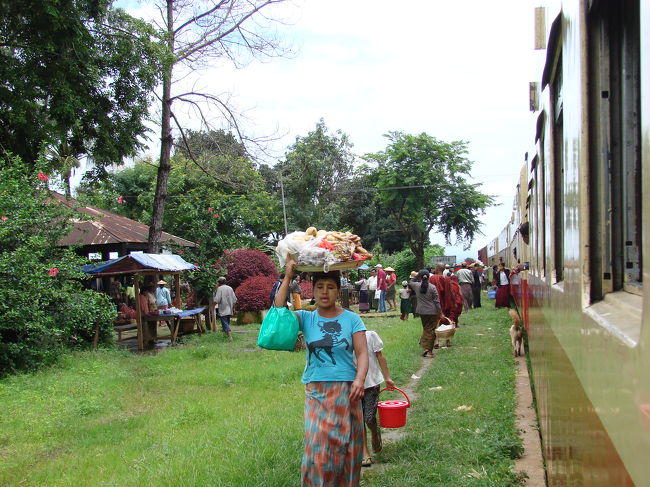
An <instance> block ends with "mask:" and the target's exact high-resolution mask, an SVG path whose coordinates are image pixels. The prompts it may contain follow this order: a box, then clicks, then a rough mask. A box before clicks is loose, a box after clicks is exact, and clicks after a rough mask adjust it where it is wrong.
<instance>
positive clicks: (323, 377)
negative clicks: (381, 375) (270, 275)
mask: <svg viewBox="0 0 650 487" xmlns="http://www.w3.org/2000/svg"><path fill="white" fill-rule="evenodd" d="M294 265H295V261H294V260H293V259H292V258H289V259H287V261H286V269H285V277H284V279H283V280H282V284H281V285H280V288H279V289H278V292H277V294H276V295H275V302H274V304H275V306H278V307H281V306H284V304H285V303H286V300H287V293H288V290H289V283H290V281H291V277H292V275H293V273H294ZM312 285H313V292H314V299H315V300H316V309H315V310H314V311H305V310H300V311H296V312H295V314H296V316H297V318H298V322H299V329H300V331H302V333H303V336H304V340H305V343H306V344H307V364H306V365H305V369H304V372H303V376H302V382H303V383H304V384H305V394H306V397H305V414H304V425H305V426H304V453H303V457H302V466H301V485H302V486H317V485H318V486H325V485H329V486H340V487H356V486H358V485H359V482H360V477H361V461H362V458H363V433H364V426H363V414H362V409H361V401H360V400H361V398H362V397H363V394H364V388H365V386H364V383H365V379H366V373H367V371H368V347H367V344H366V337H365V332H366V327H365V325H364V324H363V321H362V320H361V318H360V317H359V316H358V315H357V314H356V313H353V312H352V311H349V310H346V309H343V308H341V307H339V306H337V305H336V300H337V298H338V297H339V293H340V290H341V281H340V275H339V272H338V271H332V272H328V273H324V272H317V273H314V274H313V276H312ZM355 359H356V363H355Z"/></svg>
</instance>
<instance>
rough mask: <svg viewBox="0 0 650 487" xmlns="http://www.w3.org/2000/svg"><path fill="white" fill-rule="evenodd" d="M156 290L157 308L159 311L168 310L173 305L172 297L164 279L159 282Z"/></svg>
mask: <svg viewBox="0 0 650 487" xmlns="http://www.w3.org/2000/svg"><path fill="white" fill-rule="evenodd" d="M156 284H157V286H158V287H157V288H156V306H157V307H158V309H167V308H169V307H170V306H171V305H172V297H171V294H170V293H169V289H167V288H166V287H165V285H166V284H167V283H166V282H165V281H163V280H162V279H161V280H160V281H158V282H157V283H156Z"/></svg>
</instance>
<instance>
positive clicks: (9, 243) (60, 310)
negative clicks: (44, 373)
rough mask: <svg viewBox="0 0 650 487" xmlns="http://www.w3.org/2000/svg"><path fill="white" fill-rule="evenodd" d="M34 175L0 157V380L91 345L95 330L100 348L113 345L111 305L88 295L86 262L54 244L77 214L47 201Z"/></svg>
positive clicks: (27, 168)
mask: <svg viewBox="0 0 650 487" xmlns="http://www.w3.org/2000/svg"><path fill="white" fill-rule="evenodd" d="M38 165H40V162H39V163H37V166H38ZM41 170H42V169H41ZM38 172H39V168H38V167H37V168H36V169H34V168H33V167H31V166H28V165H26V164H23V163H22V162H21V161H20V160H19V159H17V158H14V159H10V158H5V157H2V158H0V195H2V197H0V215H2V216H6V217H7V218H6V219H2V218H1V217H0V220H2V224H1V225H0V303H2V307H3V319H2V320H0V376H3V375H6V374H9V373H12V372H16V371H20V370H30V371H32V370H34V369H35V368H37V367H39V366H41V365H44V364H51V363H53V362H55V361H56V360H57V358H58V356H59V355H60V354H61V353H63V351H64V350H65V349H67V348H83V347H88V346H90V344H92V340H93V336H94V333H95V326H96V325H97V324H99V331H100V334H99V340H100V342H102V343H110V342H111V341H112V332H113V319H114V318H115V316H116V310H115V308H114V306H112V305H111V303H110V300H109V299H108V297H107V296H106V295H105V294H101V293H97V292H95V291H92V290H90V289H85V287H84V285H83V281H84V279H86V278H87V276H86V275H85V274H84V273H83V272H82V271H81V270H80V268H81V266H82V265H83V264H86V263H87V261H86V259H83V258H81V257H79V256H77V255H76V254H75V253H74V251H72V250H71V249H68V248H64V247H60V246H59V242H60V241H61V239H62V238H63V237H65V236H66V235H67V234H68V233H69V231H70V228H71V223H70V222H71V220H72V219H73V218H77V217H78V215H77V214H76V213H75V212H73V211H71V210H69V209H68V208H67V207H65V206H64V205H61V204H59V203H57V202H55V201H53V200H52V197H51V193H50V192H49V190H48V189H47V185H46V184H43V183H44V182H45V181H42V180H43V177H46V174H45V173H42V176H41V177H39V175H38ZM41 181H42V182H41ZM16 290H20V292H17V291H16Z"/></svg>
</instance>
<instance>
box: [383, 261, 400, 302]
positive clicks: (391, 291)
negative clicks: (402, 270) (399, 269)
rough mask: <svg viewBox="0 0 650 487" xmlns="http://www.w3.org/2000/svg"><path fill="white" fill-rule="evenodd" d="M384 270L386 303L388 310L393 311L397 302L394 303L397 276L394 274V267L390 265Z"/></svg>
mask: <svg viewBox="0 0 650 487" xmlns="http://www.w3.org/2000/svg"><path fill="white" fill-rule="evenodd" d="M384 270H385V271H386V302H387V303H388V307H389V311H395V310H396V309H397V304H396V303H395V295H396V289H395V284H396V283H397V276H396V275H395V269H393V268H392V267H390V266H389V267H386V269H384Z"/></svg>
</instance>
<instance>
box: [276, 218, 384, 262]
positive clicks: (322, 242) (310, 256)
mask: <svg viewBox="0 0 650 487" xmlns="http://www.w3.org/2000/svg"><path fill="white" fill-rule="evenodd" d="M275 252H276V254H277V255H278V260H279V262H280V266H284V264H285V262H286V261H287V259H288V258H289V256H291V257H292V258H293V259H294V260H295V261H296V270H303V271H314V270H321V269H322V270H323V271H324V272H327V271H328V270H329V269H331V268H332V267H333V266H335V267H336V268H338V269H344V268H353V267H358V266H359V265H361V263H362V261H364V260H367V259H370V258H371V257H372V254H370V253H369V252H368V251H367V250H366V249H364V248H363V247H362V246H361V239H360V238H359V237H358V236H357V235H354V234H352V233H350V232H328V231H326V230H316V228H314V227H310V228H308V229H307V230H306V231H305V232H292V233H290V234H289V235H287V236H286V237H284V238H283V239H282V240H280V242H278V246H277V247H276V249H275Z"/></svg>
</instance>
